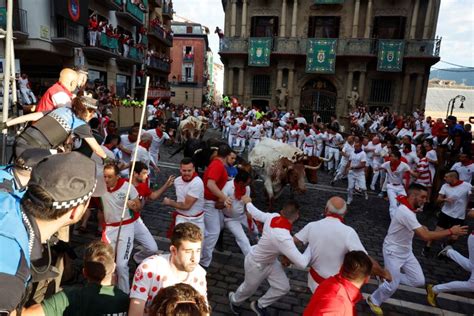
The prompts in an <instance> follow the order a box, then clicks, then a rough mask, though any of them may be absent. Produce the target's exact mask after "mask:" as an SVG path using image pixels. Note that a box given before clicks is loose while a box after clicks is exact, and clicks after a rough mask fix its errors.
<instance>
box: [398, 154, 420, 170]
mask: <svg viewBox="0 0 474 316" xmlns="http://www.w3.org/2000/svg"><path fill="white" fill-rule="evenodd" d="M400 154H402V157H403V158H405V159H406V160H407V162H408V166H409V167H410V168H411V169H413V168H415V166H416V164H417V163H418V160H419V159H418V156H417V155H416V154H415V153H414V152H413V151H410V152H409V153H405V152H404V151H403V150H400Z"/></svg>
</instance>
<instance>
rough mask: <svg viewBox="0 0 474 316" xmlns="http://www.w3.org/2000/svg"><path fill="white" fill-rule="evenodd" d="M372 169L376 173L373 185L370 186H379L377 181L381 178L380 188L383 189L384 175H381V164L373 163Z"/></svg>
mask: <svg viewBox="0 0 474 316" xmlns="http://www.w3.org/2000/svg"><path fill="white" fill-rule="evenodd" d="M372 169H373V171H374V173H373V174H372V183H371V184H370V186H372V187H375V185H376V184H377V180H378V179H379V178H380V181H379V184H380V188H382V178H383V177H382V174H381V173H380V172H381V171H380V164H379V163H373V164H372Z"/></svg>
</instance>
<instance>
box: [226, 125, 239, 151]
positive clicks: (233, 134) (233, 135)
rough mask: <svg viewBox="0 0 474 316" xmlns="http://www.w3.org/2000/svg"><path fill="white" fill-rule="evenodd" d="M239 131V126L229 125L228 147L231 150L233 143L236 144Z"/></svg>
mask: <svg viewBox="0 0 474 316" xmlns="http://www.w3.org/2000/svg"><path fill="white" fill-rule="evenodd" d="M232 120H234V119H232ZM239 129H240V125H239V124H237V123H236V122H234V123H232V122H231V123H230V125H229V146H230V147H231V148H234V147H235V143H236V142H237V132H238V131H239Z"/></svg>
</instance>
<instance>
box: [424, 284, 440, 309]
mask: <svg viewBox="0 0 474 316" xmlns="http://www.w3.org/2000/svg"><path fill="white" fill-rule="evenodd" d="M437 296H438V294H436V293H435V292H434V291H433V284H427V285H426V300H427V301H428V303H429V304H430V305H431V306H433V307H437V306H436V297H437Z"/></svg>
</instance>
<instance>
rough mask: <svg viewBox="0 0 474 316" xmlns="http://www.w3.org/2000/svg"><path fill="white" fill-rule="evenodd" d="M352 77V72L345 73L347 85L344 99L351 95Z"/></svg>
mask: <svg viewBox="0 0 474 316" xmlns="http://www.w3.org/2000/svg"><path fill="white" fill-rule="evenodd" d="M352 79H354V72H353V71H349V72H348V73H347V86H346V99H347V98H348V97H350V96H351V92H352Z"/></svg>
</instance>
